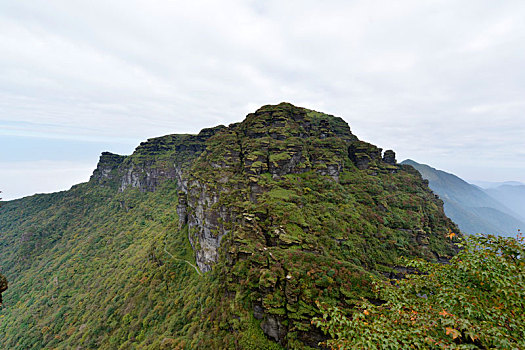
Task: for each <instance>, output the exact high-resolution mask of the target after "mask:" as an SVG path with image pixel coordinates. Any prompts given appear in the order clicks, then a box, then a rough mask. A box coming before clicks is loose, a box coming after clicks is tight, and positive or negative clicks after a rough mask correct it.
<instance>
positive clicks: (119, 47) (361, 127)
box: [0, 0, 525, 181]
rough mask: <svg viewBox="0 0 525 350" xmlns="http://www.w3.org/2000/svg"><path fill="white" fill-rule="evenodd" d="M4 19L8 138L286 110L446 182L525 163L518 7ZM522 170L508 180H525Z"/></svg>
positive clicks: (34, 2)
mask: <svg viewBox="0 0 525 350" xmlns="http://www.w3.org/2000/svg"><path fill="white" fill-rule="evenodd" d="M0 9H1V11H0V137H1V135H23V136H30V135H33V136H34V135H40V136H45V137H53V138H55V139H57V138H65V139H71V138H74V139H82V140H104V139H107V140H113V139H115V138H119V139H122V140H128V141H129V140H135V139H146V138H148V137H152V136H158V135H162V134H168V133H183V132H198V131H199V130H200V129H201V128H204V127H209V126H212V125H216V124H219V123H222V124H228V123H231V122H234V121H239V120H241V119H242V118H243V117H244V115H246V114H247V113H249V112H252V111H253V110H254V109H255V108H256V107H258V106H261V105H263V104H268V103H278V102H281V101H290V102H292V103H295V104H298V105H303V106H305V107H310V108H314V109H317V110H322V111H326V112H328V113H331V114H336V115H339V116H342V117H344V118H345V119H346V120H347V121H348V122H349V123H350V125H351V128H352V130H353V131H354V132H355V133H356V134H357V135H358V136H359V137H361V138H362V139H365V140H368V141H370V142H373V143H376V144H378V145H379V146H381V147H384V148H393V149H395V150H396V151H397V152H398V155H399V158H405V157H411V158H417V159H418V161H422V162H427V163H429V164H431V165H436V166H437V165H438V164H442V165H443V166H444V167H446V168H447V169H448V170H450V171H454V167H455V166H457V164H458V163H461V164H472V166H474V165H476V166H482V167H485V168H494V167H503V165H504V164H503V163H504V162H505V164H507V163H508V162H511V163H512V162H514V164H519V162H520V161H522V160H523V159H522V158H520V157H519V156H518V153H517V152H518V151H517V150H520V149H524V148H525V143H524V140H523V137H522V135H523V134H525V126H524V125H525V116H524V115H523V102H522V101H523V96H525V84H524V83H523V82H524V81H525V63H524V62H525V41H524V40H523V37H524V36H525V3H524V2H522V1H516V0H515V1H506V2H497V3H496V2H493V1H488V0H482V1H476V2H458V1H453V0H433V1H424V2H423V1H418V0H406V1H388V0H372V1H342V0H341V1H329V2H322V3H321V2H318V1H310V0H303V1H298V0H294V1H286V2H283V1H256V0H253V1H241V0H224V1H220V2H217V1H191V2H188V1H168V0H165V1H162V0H154V1H129V0H128V1H120V0H118V1H110V2H108V1H101V0H93V1H89V2H71V1H67V0H54V1H44V0H31V1H25V0H20V1H2V0H0ZM15 148H16V147H15ZM0 161H1V160H0ZM518 168H519V169H523V170H524V171H523V172H521V174H518V173H515V174H514V173H509V175H508V176H509V177H510V178H512V176H515V179H516V180H521V181H524V180H525V178H523V176H525V175H522V174H525V166H522V167H521V168H520V167H518ZM2 171H3V170H0V172H2ZM509 171H510V170H509ZM519 176H521V178H518V177H519Z"/></svg>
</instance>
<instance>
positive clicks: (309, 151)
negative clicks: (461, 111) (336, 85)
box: [178, 103, 458, 346]
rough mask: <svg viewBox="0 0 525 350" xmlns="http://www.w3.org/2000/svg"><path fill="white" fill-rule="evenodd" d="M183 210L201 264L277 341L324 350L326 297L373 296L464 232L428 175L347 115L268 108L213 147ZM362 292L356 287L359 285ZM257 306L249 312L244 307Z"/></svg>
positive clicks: (213, 140)
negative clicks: (313, 322) (320, 317)
mask: <svg viewBox="0 0 525 350" xmlns="http://www.w3.org/2000/svg"><path fill="white" fill-rule="evenodd" d="M206 145H207V147H206V150H205V151H204V152H203V153H202V154H201V155H200V156H199V157H198V158H196V159H195V161H194V162H193V164H192V166H191V167H190V168H189V169H188V171H187V172H185V174H184V175H183V179H184V180H183V182H184V183H185V184H187V187H186V188H184V189H183V191H182V192H181V195H180V196H179V205H178V213H179V220H180V224H181V226H182V227H184V226H185V225H187V227H188V232H189V239H190V242H191V244H192V247H193V249H194V251H195V255H196V262H197V265H198V266H199V268H200V269H201V270H202V271H210V270H212V269H213V267H214V266H215V265H217V268H216V269H215V270H214V273H216V274H217V276H218V278H219V279H220V280H221V281H223V285H225V289H226V291H225V293H226V294H229V293H236V294H239V293H240V294H239V295H242V296H243V298H246V299H247V300H249V302H248V305H249V306H248V308H249V309H251V310H250V313H251V314H252V315H253V317H254V318H255V319H259V320H261V328H262V329H263V330H264V332H265V334H266V335H267V336H268V337H269V338H271V339H273V340H275V341H277V342H279V343H281V344H283V345H287V346H291V345H290V344H295V343H294V342H298V343H297V344H303V345H301V346H304V345H308V346H315V345H316V344H317V342H318V341H319V339H321V338H322V335H321V334H319V333H318V332H317V331H316V330H315V329H313V328H312V327H311V326H310V324H309V320H310V318H311V316H312V315H314V314H315V313H316V310H315V307H313V304H314V301H315V300H320V299H323V300H327V301H328V302H335V301H337V302H338V303H346V305H347V306H348V307H350V306H351V305H352V303H353V300H354V299H353V298H356V297H358V296H359V297H363V296H366V295H367V293H369V292H367V291H369V286H368V287H367V282H366V280H367V278H366V275H367V273H384V274H393V273H396V271H395V263H396V259H397V258H398V257H399V256H402V255H406V256H419V257H423V258H425V259H431V260H446V259H447V258H449V257H450V256H452V254H454V248H453V246H452V244H451V242H450V241H449V240H448V239H447V238H446V234H447V233H448V232H449V231H450V230H452V231H455V232H457V231H458V230H457V227H456V226H455V225H454V224H453V223H452V222H451V221H450V220H449V219H448V218H446V216H445V214H444V212H443V208H442V202H441V201H440V200H439V199H437V198H436V196H435V195H434V194H433V193H432V192H431V191H430V190H429V189H428V186H427V182H425V181H424V180H423V179H422V178H421V176H420V175H419V173H418V172H417V171H415V170H414V169H413V168H411V167H409V166H401V165H398V164H397V163H396V161H395V153H394V152H393V151H391V150H389V151H386V152H384V153H383V152H382V150H381V149H380V148H378V147H376V146H374V145H371V144H369V143H366V142H363V141H360V140H358V138H357V137H356V136H354V135H353V134H352V133H351V131H350V128H349V126H348V125H347V124H346V123H345V122H344V121H343V120H342V119H340V118H337V117H333V116H330V115H326V114H323V113H319V112H315V111H311V110H308V109H305V108H299V107H295V106H293V105H291V104H288V103H281V104H279V105H275V106H264V107H262V108H260V109H259V110H257V111H256V112H255V113H253V114H249V115H248V116H247V117H246V119H245V120H244V121H243V122H241V123H236V124H232V125H230V126H229V127H228V128H225V129H222V130H221V131H220V132H218V133H216V134H215V135H214V136H212V137H210V138H209V139H208V140H207V141H206ZM350 285H354V286H359V287H355V289H352V288H348V286H350ZM244 307H245V308H246V306H244Z"/></svg>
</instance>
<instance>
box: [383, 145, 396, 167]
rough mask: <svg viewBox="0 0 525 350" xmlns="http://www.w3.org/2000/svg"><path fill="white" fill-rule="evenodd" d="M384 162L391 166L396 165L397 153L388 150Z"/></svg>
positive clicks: (384, 155)
mask: <svg viewBox="0 0 525 350" xmlns="http://www.w3.org/2000/svg"><path fill="white" fill-rule="evenodd" d="M383 162H385V163H387V164H390V165H396V163H397V161H396V153H395V152H394V151H392V150H391V149H389V150H386V151H385V153H384V154H383Z"/></svg>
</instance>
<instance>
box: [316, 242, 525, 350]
mask: <svg viewBox="0 0 525 350" xmlns="http://www.w3.org/2000/svg"><path fill="white" fill-rule="evenodd" d="M458 245H459V246H460V247H461V248H462V250H461V251H460V252H459V254H458V255H457V256H455V257H454V258H453V259H452V260H451V261H450V263H449V264H437V263H430V262H427V261H422V260H415V261H409V262H407V265H408V266H411V267H413V268H415V269H417V271H419V273H417V274H411V275H407V276H406V278H405V279H402V280H397V281H384V280H379V279H377V280H376V281H374V285H375V292H376V293H377V297H378V298H379V299H381V300H383V301H384V303H383V304H382V305H379V306H376V305H373V304H372V303H370V302H369V301H368V300H363V301H362V302H361V303H360V304H359V305H357V306H356V308H355V309H354V310H342V309H340V308H338V307H328V306H324V305H319V307H320V308H321V309H322V312H323V317H322V318H316V319H314V320H313V321H312V322H313V323H314V324H316V325H317V326H319V327H321V328H322V329H323V330H324V331H325V332H326V333H328V334H329V335H330V336H331V337H332V339H331V340H328V341H327V342H326V345H328V346H329V347H331V348H332V349H359V348H361V349H374V348H375V349H408V348H413V349H431V348H436V349H476V348H498V349H517V348H519V349H525V298H524V297H525V240H524V238H523V236H522V235H521V233H518V236H517V238H507V237H497V236H492V235H487V236H469V237H467V238H465V239H464V240H462V241H461V242H460V243H459V244H458ZM376 304H377V303H376Z"/></svg>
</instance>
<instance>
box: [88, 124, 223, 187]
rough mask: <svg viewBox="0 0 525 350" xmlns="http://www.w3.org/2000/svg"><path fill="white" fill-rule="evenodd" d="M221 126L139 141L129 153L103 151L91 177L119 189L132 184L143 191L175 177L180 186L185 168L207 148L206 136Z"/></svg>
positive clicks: (221, 127)
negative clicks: (192, 132)
mask: <svg viewBox="0 0 525 350" xmlns="http://www.w3.org/2000/svg"><path fill="white" fill-rule="evenodd" d="M224 128H225V127H224V126H218V127H215V128H209V129H203V130H202V131H201V132H200V133H199V134H198V135H167V136H162V137H157V138H152V139H149V140H147V141H146V142H142V143H141V144H140V145H139V146H138V147H137V148H136V149H135V151H134V152H133V154H132V155H130V156H121V155H118V154H113V153H110V152H103V153H102V155H101V156H100V160H99V163H98V165H97V168H96V170H95V171H94V172H93V175H92V176H91V181H95V182H97V183H99V184H101V185H109V186H116V187H117V188H118V189H119V191H124V190H125V189H126V188H129V187H131V188H137V189H139V190H140V191H142V192H146V191H155V189H156V188H157V187H158V186H159V185H160V184H161V183H163V182H164V181H166V180H172V179H175V180H177V182H178V185H179V186H180V187H181V188H182V187H184V182H183V178H182V174H183V172H184V169H185V168H187V167H188V166H189V164H191V162H192V161H193V160H194V159H195V158H197V157H198V156H199V155H200V154H201V153H202V152H203V151H204V150H205V149H206V144H205V142H206V140H207V139H208V138H210V137H211V136H213V135H214V134H215V133H216V132H218V131H220V130H222V129H224Z"/></svg>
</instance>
